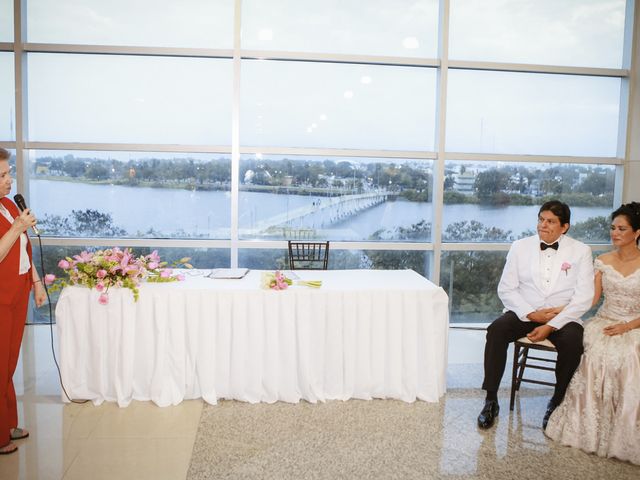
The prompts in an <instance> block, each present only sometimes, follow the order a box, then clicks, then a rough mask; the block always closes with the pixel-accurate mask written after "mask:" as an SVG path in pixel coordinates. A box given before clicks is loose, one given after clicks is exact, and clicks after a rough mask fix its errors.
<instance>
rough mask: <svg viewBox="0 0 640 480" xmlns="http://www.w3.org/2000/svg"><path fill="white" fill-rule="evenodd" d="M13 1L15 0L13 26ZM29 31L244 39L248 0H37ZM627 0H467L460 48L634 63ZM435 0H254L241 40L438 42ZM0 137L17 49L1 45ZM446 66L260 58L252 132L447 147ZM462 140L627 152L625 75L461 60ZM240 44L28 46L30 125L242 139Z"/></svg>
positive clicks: (33, 128) (565, 61)
mask: <svg viewBox="0 0 640 480" xmlns="http://www.w3.org/2000/svg"><path fill="white" fill-rule="evenodd" d="M11 5H12V2H11V1H9V0H0V18H1V19H2V20H0V41H11V37H10V34H11V31H12V29H11V23H10V22H7V18H8V17H9V15H7V14H6V13H7V12H10V9H11ZM27 5H28V11H27V20H28V40H29V41H30V42H59V43H90V44H92V43H93V44H111V45H113V44H116V42H117V44H122V45H151V46H179V47H198V48H221V49H229V48H232V46H233V43H232V40H233V28H232V27H233V7H234V5H233V1H232V0H218V1H215V2H212V1H208V0H190V1H188V2H187V1H184V2H175V1H169V0H163V1H160V2H158V1H157V0H154V1H152V0H136V1H127V0H111V1H109V2H104V1H101V0H38V1H35V0H33V1H31V2H27ZM624 8H625V2H624V0H452V1H451V36H450V38H451V40H450V46H449V47H450V48H449V50H450V58H452V59H460V60H481V61H502V62H518V63H537V64H562V65H567V66H573V65H577V66H592V67H611V68H620V67H621V61H622V55H621V51H622V34H623V25H624ZM437 21H438V12H437V1H435V0H395V1H393V2H389V1H385V0H370V1H368V2H365V3H363V2H362V1H359V0H326V1H323V2H302V1H300V0H271V1H264V0H243V2H242V22H243V25H242V48H245V49H252V50H253V49H255V50H286V51H296V52H327V53H338V54H362V55H383V56H384V55H389V56H391V55H395V56H403V57H424V58H435V57H436V56H437V53H436V52H437ZM0 68H2V71H3V72H7V74H6V75H2V78H0V140H2V139H10V138H9V136H10V135H11V125H10V120H9V118H10V116H11V114H12V103H13V94H12V91H13V81H12V79H11V76H12V75H11V72H12V70H13V60H12V55H11V54H9V53H1V54H0ZM437 73H438V72H437V70H436V69H432V68H416V67H389V66H379V65H378V66H376V65H354V64H327V63H308V62H268V61H259V60H245V61H243V63H242V70H241V78H240V86H241V97H240V119H241V125H240V126H241V137H240V138H241V144H242V145H245V146H284V147H319V148H362V149H380V150H419V151H432V150H434V149H435V118H436V84H437ZM449 81H450V84H449V89H448V111H447V137H446V138H447V143H446V146H447V150H450V151H460V152H479V153H485V152H486V153H531V154H548V155H586V156H615V155H616V151H615V149H616V140H617V125H618V111H619V102H620V80H619V79H612V78H600V77H580V76H566V75H541V74H526V73H507V72H484V71H468V70H451V71H450V72H449ZM232 98H233V65H232V62H231V61H230V60H228V59H202V58H172V57H130V56H129V57H127V56H117V55H64V54H41V53H33V54H29V58H28V99H29V139H30V140H33V141H59V142H74V141H78V142H107V143H110V142H117V143H120V142H122V143H159V144H164V143H170V144H174V143H175V144H200V145H230V143H231V111H232Z"/></svg>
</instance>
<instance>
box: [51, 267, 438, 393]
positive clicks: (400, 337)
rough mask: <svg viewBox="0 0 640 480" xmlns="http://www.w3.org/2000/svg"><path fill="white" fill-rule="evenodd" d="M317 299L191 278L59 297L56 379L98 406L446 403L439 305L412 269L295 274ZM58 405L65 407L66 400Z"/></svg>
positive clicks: (256, 282) (255, 279)
mask: <svg viewBox="0 0 640 480" xmlns="http://www.w3.org/2000/svg"><path fill="white" fill-rule="evenodd" d="M296 273H297V274H298V275H299V276H300V277H301V278H303V279H308V280H312V279H313V280H322V282H323V283H322V287H321V288H319V289H314V288H309V287H303V286H294V287H290V288H289V289H287V290H284V291H274V290H264V289H260V274H261V272H259V271H251V272H249V274H248V275H247V276H246V277H245V278H243V279H242V280H213V279H209V278H204V277H188V278H187V280H186V281H184V282H176V283H164V284H157V283H153V284H144V285H142V286H141V288H140V299H139V300H138V302H134V300H133V296H132V294H131V292H130V291H129V290H127V289H111V290H110V291H109V298H110V299H109V303H108V305H106V306H105V305H100V304H99V303H98V301H97V298H98V293H97V292H96V291H95V290H89V289H87V288H83V287H67V288H65V289H64V291H63V292H62V293H61V295H60V299H59V301H58V305H57V308H56V321H57V328H58V338H59V342H60V343H59V354H60V367H61V372H62V380H63V382H64V386H65V388H66V389H67V392H68V393H69V395H70V396H71V397H72V398H77V399H80V398H81V399H90V400H92V401H93V402H94V403H95V404H100V403H102V402H103V401H105V400H107V401H116V402H118V404H119V405H120V406H127V405H128V404H129V402H131V400H134V399H135V400H152V401H153V402H155V403H156V404H157V405H159V406H167V405H175V404H178V403H180V402H181V401H182V400H184V399H191V398H203V399H204V400H205V401H206V402H208V403H211V404H215V403H216V402H217V400H218V399H219V398H229V399H237V400H243V401H247V402H252V403H253V402H269V403H271V402H275V401H278V400H283V401H286V402H299V401H300V400H301V399H305V400H308V401H310V402H317V401H324V400H327V399H342V400H346V399H349V398H360V399H371V398H396V399H401V400H404V401H406V402H412V401H415V400H416V399H421V400H426V401H430V402H436V401H438V399H439V398H440V397H441V396H442V395H443V394H444V393H445V388H446V378H445V376H446V364H447V339H448V323H449V319H448V305H447V303H448V302H447V295H446V293H445V292H444V291H443V290H442V288H440V287H437V286H435V285H434V284H432V283H431V282H429V281H428V280H426V279H425V278H424V277H422V276H420V275H418V274H417V273H415V272H413V271H411V270H399V271H391V270H384V271H383V270H328V271H313V272H311V271H304V272H301V271H297V272H296ZM65 400H66V399H65Z"/></svg>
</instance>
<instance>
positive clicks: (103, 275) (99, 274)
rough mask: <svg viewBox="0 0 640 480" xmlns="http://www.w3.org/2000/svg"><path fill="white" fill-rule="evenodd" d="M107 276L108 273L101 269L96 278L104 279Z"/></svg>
mask: <svg viewBox="0 0 640 480" xmlns="http://www.w3.org/2000/svg"><path fill="white" fill-rule="evenodd" d="M106 276H107V271H106V270H105V269H100V270H98V271H97V272H96V277H98V278H104V277H106Z"/></svg>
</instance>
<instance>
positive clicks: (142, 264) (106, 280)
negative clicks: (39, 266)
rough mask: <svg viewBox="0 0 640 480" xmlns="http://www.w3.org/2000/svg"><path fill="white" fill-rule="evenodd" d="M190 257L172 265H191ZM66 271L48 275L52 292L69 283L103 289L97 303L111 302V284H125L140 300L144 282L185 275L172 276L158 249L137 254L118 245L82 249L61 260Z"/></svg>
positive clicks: (47, 279)
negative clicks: (57, 275)
mask: <svg viewBox="0 0 640 480" xmlns="http://www.w3.org/2000/svg"><path fill="white" fill-rule="evenodd" d="M188 261H189V258H182V259H180V260H178V261H177V262H174V263H173V266H175V267H177V266H182V267H185V268H192V266H191V265H190V264H188V263H187V262H188ZM58 267H60V268H61V269H62V270H64V272H65V273H66V274H67V276H68V278H66V279H62V278H59V279H56V278H55V276H54V275H51V274H49V275H47V278H45V281H46V282H47V284H48V285H49V284H52V285H53V287H52V288H51V291H56V290H60V289H62V288H64V287H66V286H67V285H83V286H85V287H89V288H95V289H96V290H97V291H98V292H100V297H99V298H98V302H99V303H100V304H102V305H106V304H107V303H108V302H109V293H108V292H109V288H110V287H124V288H128V289H130V290H131V291H132V292H133V298H134V300H136V301H137V300H138V297H139V290H138V287H139V286H140V283H141V282H142V281H147V282H175V281H178V280H184V276H183V275H173V271H172V269H171V268H167V262H162V261H160V256H159V255H158V251H157V250H154V251H153V252H151V253H150V254H149V255H142V256H139V257H135V256H134V255H133V253H132V251H131V249H130V248H125V249H124V250H121V249H119V248H118V247H114V248H109V249H105V250H98V251H96V252H87V251H83V252H81V253H80V254H79V255H74V256H73V258H71V257H66V258H63V259H62V260H60V261H59V262H58Z"/></svg>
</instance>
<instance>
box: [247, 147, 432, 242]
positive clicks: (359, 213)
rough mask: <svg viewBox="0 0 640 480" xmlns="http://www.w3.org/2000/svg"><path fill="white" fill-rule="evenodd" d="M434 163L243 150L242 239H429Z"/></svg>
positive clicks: (412, 240)
mask: <svg viewBox="0 0 640 480" xmlns="http://www.w3.org/2000/svg"><path fill="white" fill-rule="evenodd" d="M432 184H433V181H432V162H431V161H428V160H407V159H388V158H387V159H381V158H356V157H350V158H345V157H306V156H305V157H303V156H294V155H288V156H266V155H260V154H258V155H251V156H243V157H242V158H241V161H240V197H239V225H240V238H244V239H319V240H320V239H322V240H353V241H356V240H371V241H387V242H389V241H401V242H402V241H404V242H416V241H429V240H430V239H431V218H432V207H431V205H432V204H431V196H432V193H433V191H432Z"/></svg>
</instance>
